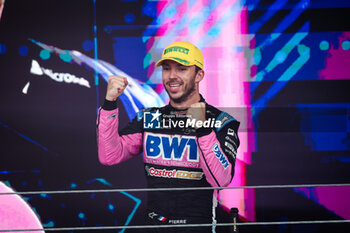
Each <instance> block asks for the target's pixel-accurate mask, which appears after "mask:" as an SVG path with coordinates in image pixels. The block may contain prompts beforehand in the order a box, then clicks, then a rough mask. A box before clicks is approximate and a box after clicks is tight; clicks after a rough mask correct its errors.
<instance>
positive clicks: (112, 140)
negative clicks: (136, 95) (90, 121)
mask: <svg viewBox="0 0 350 233" xmlns="http://www.w3.org/2000/svg"><path fill="white" fill-rule="evenodd" d="M127 84H128V82H127V80H126V78H124V77H119V76H111V77H110V78H109V81H108V87H107V93H106V99H105V103H104V105H103V107H102V108H100V109H99V113H98V117H97V144H98V158H99V160H100V162H101V163H102V164H104V165H113V164H117V163H120V162H122V161H125V160H127V159H130V158H132V157H133V156H136V155H138V154H139V153H141V150H142V134H141V132H140V127H139V122H138V121H137V118H135V119H134V120H133V121H132V122H131V123H129V124H128V125H127V127H126V128H125V129H123V130H122V131H121V132H120V133H119V132H118V128H119V111H118V108H117V102H116V100H117V98H118V97H119V96H120V95H121V94H122V93H123V91H124V89H125V87H126V86H127Z"/></svg>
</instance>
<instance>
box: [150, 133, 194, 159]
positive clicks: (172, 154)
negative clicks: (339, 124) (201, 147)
mask: <svg viewBox="0 0 350 233" xmlns="http://www.w3.org/2000/svg"><path fill="white" fill-rule="evenodd" d="M144 142H145V143H144V145H145V151H144V153H145V155H146V156H147V157H149V158H154V159H156V158H159V157H160V156H161V157H162V159H164V160H177V161H182V160H183V158H185V157H186V160H187V161H192V162H198V161H199V159H198V158H199V155H198V150H197V142H196V137H191V136H180V135H166V134H153V133H145V137H144Z"/></svg>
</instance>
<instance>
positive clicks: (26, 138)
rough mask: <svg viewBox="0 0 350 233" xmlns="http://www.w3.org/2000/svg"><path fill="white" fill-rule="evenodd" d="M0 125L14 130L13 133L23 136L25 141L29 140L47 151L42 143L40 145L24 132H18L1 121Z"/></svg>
mask: <svg viewBox="0 0 350 233" xmlns="http://www.w3.org/2000/svg"><path fill="white" fill-rule="evenodd" d="M0 125H1V126H2V127H4V128H7V129H9V130H11V131H12V132H14V133H15V134H17V135H19V136H20V137H22V138H24V139H25V140H27V141H29V142H31V143H33V144H35V145H37V146H38V147H40V148H41V149H43V150H45V151H49V150H48V149H47V148H46V147H44V146H42V145H41V144H40V143H38V142H37V141H35V140H33V139H31V138H29V137H28V136H26V135H24V134H22V133H20V132H18V131H17V130H15V129H12V128H10V127H9V126H8V125H5V124H3V123H2V122H0Z"/></svg>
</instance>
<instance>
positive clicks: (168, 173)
mask: <svg viewBox="0 0 350 233" xmlns="http://www.w3.org/2000/svg"><path fill="white" fill-rule="evenodd" d="M145 169H146V172H147V175H148V176H154V177H162V178H178V179H188V180H201V179H202V177H203V172H194V171H183V170H176V169H172V170H167V169H157V168H154V167H149V166H145Z"/></svg>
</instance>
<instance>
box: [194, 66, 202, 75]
mask: <svg viewBox="0 0 350 233" xmlns="http://www.w3.org/2000/svg"><path fill="white" fill-rule="evenodd" d="M194 67H195V68H196V74H197V73H198V71H200V70H202V69H201V68H199V67H198V66H196V65H195V66H194Z"/></svg>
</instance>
